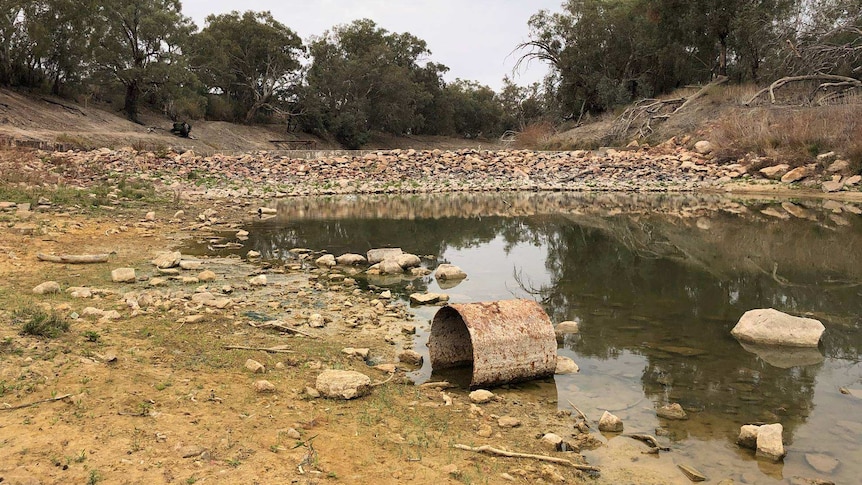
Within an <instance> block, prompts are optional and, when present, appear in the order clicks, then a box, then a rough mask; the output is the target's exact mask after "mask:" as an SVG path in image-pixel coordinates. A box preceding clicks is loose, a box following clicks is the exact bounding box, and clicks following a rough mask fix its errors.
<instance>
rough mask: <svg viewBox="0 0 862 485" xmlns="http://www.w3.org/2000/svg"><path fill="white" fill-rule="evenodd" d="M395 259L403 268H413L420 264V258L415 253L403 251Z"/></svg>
mask: <svg viewBox="0 0 862 485" xmlns="http://www.w3.org/2000/svg"><path fill="white" fill-rule="evenodd" d="M395 261H396V262H397V263H398V265H399V266H401V267H402V268H404V269H410V268H414V267H416V266H419V265H420V264H422V260H421V259H419V256H416V255H415V254H409V253H404V254H401V255H400V256H398V257H396V258H395Z"/></svg>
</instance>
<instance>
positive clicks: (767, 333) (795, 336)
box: [730, 308, 825, 347]
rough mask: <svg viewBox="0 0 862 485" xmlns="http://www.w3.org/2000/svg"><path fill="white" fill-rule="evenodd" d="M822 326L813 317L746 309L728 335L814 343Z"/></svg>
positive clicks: (794, 343)
mask: <svg viewBox="0 0 862 485" xmlns="http://www.w3.org/2000/svg"><path fill="white" fill-rule="evenodd" d="M824 330H825V328H824V327H823V324H822V323H820V322H819V321H817V320H814V319H813V318H802V317H794V316H792V315H788V314H786V313H782V312H780V311H778V310H775V309H772V308H769V309H758V310H750V311H747V312H745V314H744V315H742V317H741V318H740V319H739V322H738V323H737V324H736V326H735V327H733V330H732V331H731V332H730V333H731V335H733V336H734V337H736V338H737V339H738V340H741V341H744V342H752V343H756V344H763V345H786V346H790V347H817V344H818V343H819V342H820V337H821V336H822V335H823V331H824Z"/></svg>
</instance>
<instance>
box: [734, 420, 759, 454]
mask: <svg viewBox="0 0 862 485" xmlns="http://www.w3.org/2000/svg"><path fill="white" fill-rule="evenodd" d="M759 429H760V426H756V425H753V424H745V425H743V426H742V427H740V428H739V437H738V438H736V444H738V445H739V446H741V447H743V448H748V449H750V450H756V449H757V431H758V430H759Z"/></svg>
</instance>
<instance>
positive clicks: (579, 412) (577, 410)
mask: <svg viewBox="0 0 862 485" xmlns="http://www.w3.org/2000/svg"><path fill="white" fill-rule="evenodd" d="M569 406H571V407H572V408H573V409H574V410H575V411H576V412H577V413H578V416H580V417H581V419H583V420H584V424H586V425H587V428H589V427H590V420H589V419H587V415H586V414H584V412H583V411H581V410H580V409H578V407H577V406H575V403H573V402H572V401H569Z"/></svg>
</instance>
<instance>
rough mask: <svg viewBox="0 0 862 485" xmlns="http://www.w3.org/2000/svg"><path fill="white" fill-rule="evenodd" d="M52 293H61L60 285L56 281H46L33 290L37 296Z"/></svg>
mask: <svg viewBox="0 0 862 485" xmlns="http://www.w3.org/2000/svg"><path fill="white" fill-rule="evenodd" d="M52 293H60V284H59V283H57V282H56V281H46V282H44V283H40V284H39V285H37V286H36V287H35V288H33V294H35V295H49V294H52Z"/></svg>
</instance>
